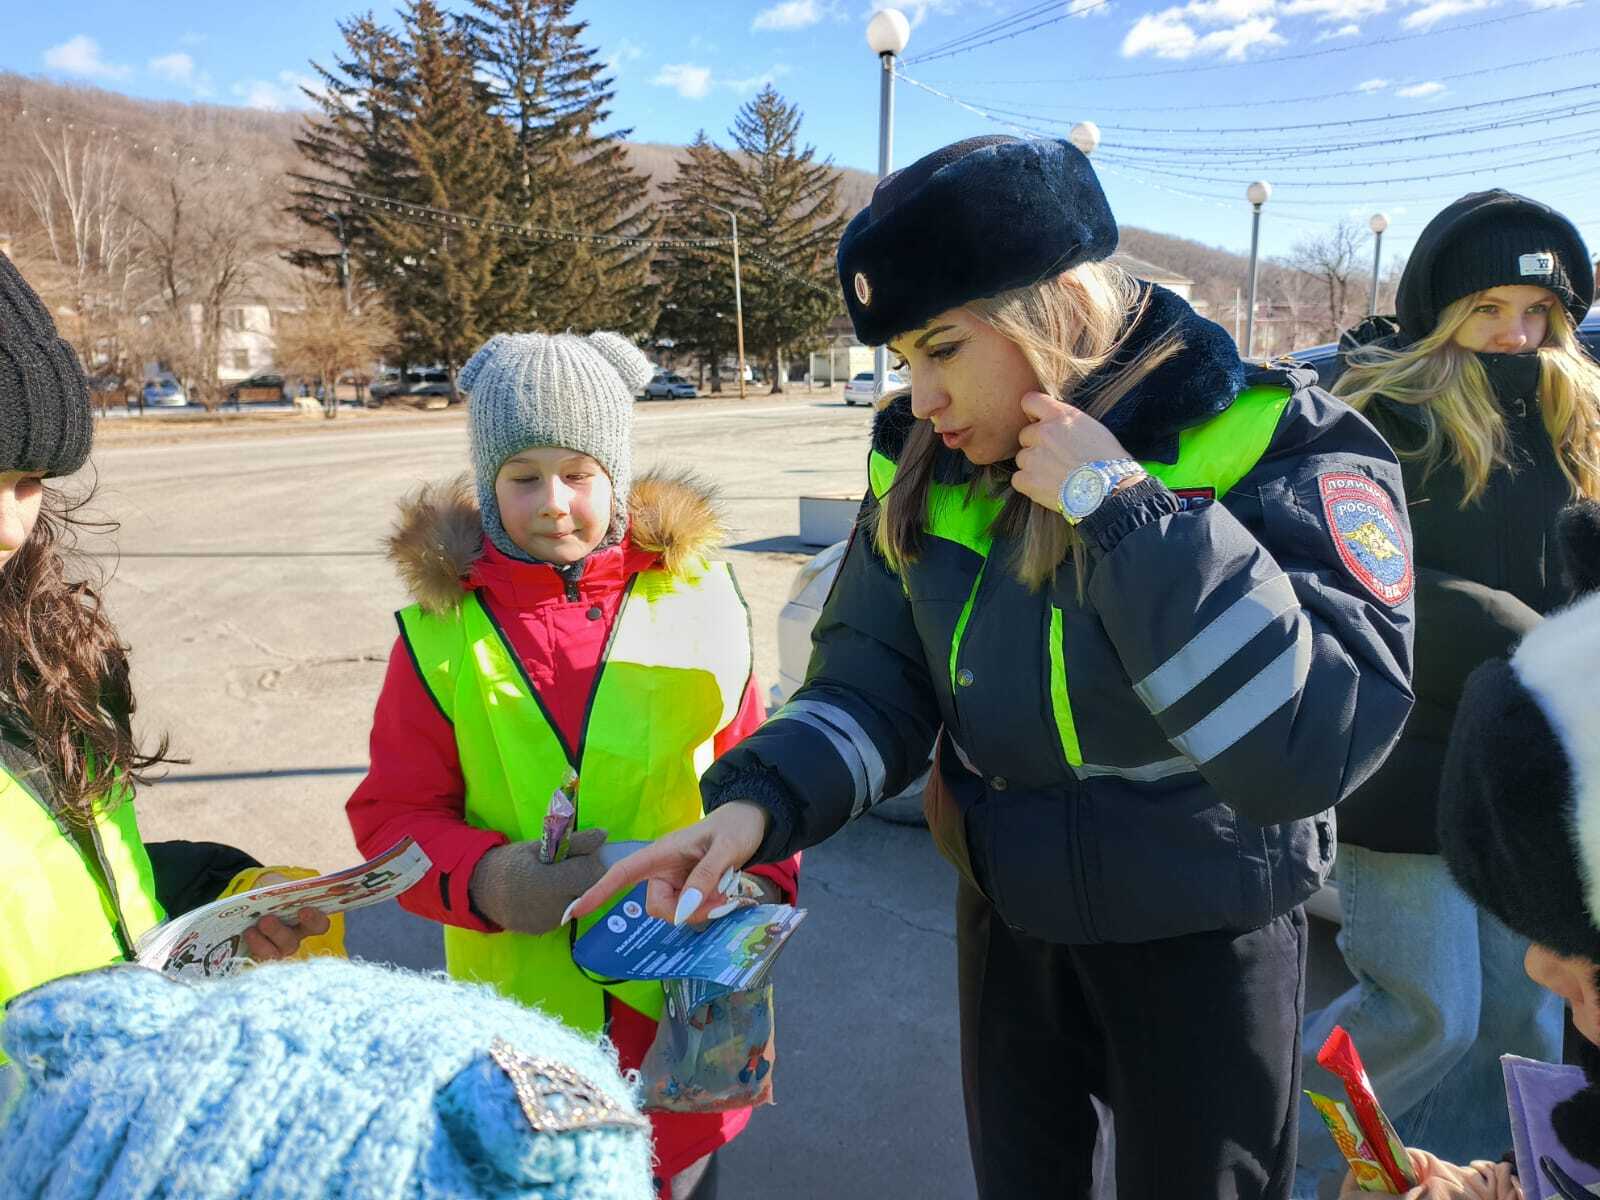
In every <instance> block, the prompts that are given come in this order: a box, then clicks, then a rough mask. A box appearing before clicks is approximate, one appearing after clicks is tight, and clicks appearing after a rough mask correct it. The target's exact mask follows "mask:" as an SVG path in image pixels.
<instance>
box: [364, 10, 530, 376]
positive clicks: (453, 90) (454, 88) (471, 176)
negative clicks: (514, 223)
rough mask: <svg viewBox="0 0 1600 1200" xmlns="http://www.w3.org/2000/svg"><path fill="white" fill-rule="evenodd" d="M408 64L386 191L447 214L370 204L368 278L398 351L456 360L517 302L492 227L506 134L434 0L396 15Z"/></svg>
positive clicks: (519, 293) (508, 316)
mask: <svg viewBox="0 0 1600 1200" xmlns="http://www.w3.org/2000/svg"><path fill="white" fill-rule="evenodd" d="M403 19H404V25H405V38H404V43H405V45H404V50H405V54H406V56H407V63H408V70H407V71H406V74H405V77H404V79H403V81H402V107H401V109H400V118H401V120H400V126H401V138H400V142H401V146H402V148H403V153H402V155H401V159H402V161H401V162H400V164H399V165H398V169H397V174H396V175H395V177H394V178H392V179H391V180H390V186H389V189H388V194H390V195H392V196H395V197H396V198H397V199H399V200H402V201H406V202H409V203H410V204H414V205H422V206H426V207H427V208H429V209H432V210H436V211H438V212H442V213H446V214H450V215H448V216H438V217H432V218H430V217H428V216H426V215H422V214H418V213H417V212H416V211H415V210H412V209H405V208H401V209H399V210H390V209H385V208H379V209H378V210H377V211H376V212H373V213H372V214H371V215H370V216H369V221H370V225H371V230H372V236H373V239H374V242H375V244H376V246H377V247H378V252H379V254H380V256H381V257H382V258H383V259H384V260H385V265H386V266H387V268H388V270H387V273H386V274H385V275H383V276H382V277H381V278H379V279H377V280H376V281H375V282H376V283H377V284H378V286H379V287H380V288H381V289H383V291H384V292H385V294H386V296H387V298H388V300H389V304H390V307H391V308H392V310H393V311H394V314H395V319H396V325H397V330H398V334H399V340H400V345H401V348H402V350H404V352H405V353H406V355H407V358H408V360H409V361H412V362H427V361H434V360H437V361H439V362H442V363H445V364H446V365H448V366H450V367H452V368H453V367H457V366H459V365H461V364H462V363H463V362H465V361H466V359H467V356H468V355H470V354H471V353H472V352H473V350H475V349H476V348H477V347H478V345H479V344H480V343H481V342H483V341H484V340H485V339H486V338H487V337H488V336H489V335H490V334H492V333H495V332H496V331H498V330H501V329H505V328H510V327H514V326H515V325H516V324H517V323H518V321H517V318H518V317H519V316H520V315H521V314H522V313H523V312H524V311H525V306H526V303H527V286H528V284H527V280H526V278H525V276H524V275H523V274H522V273H521V272H520V271H517V270H515V269H512V268H513V266H514V264H513V263H512V262H510V261H508V256H507V251H508V247H509V246H511V245H512V244H514V242H515V240H516V235H514V234H509V233H505V232H501V231H500V230H499V229H497V228H496V225H495V223H496V222H500V221H501V220H502V219H503V215H504V214H503V211H502V208H503V200H502V197H503V196H504V194H505V188H506V179H507V174H508V164H509V162H510V159H511V132H510V130H509V129H508V128H507V127H506V126H505V125H504V124H503V123H502V122H501V121H500V120H499V119H498V118H496V117H495V116H493V115H492V114H491V113H490V112H489V108H488V102H489V98H488V95H487V93H486V90H485V88H484V87H483V85H482V84H481V83H480V82H479V81H478V80H477V78H476V77H475V73H474V72H475V67H476V62H475V59H474V55H473V53H472V49H471V46H470V43H469V40H468V38H467V37H466V35H465V33H464V32H463V31H462V30H461V28H460V27H459V26H458V25H457V24H455V23H453V22H450V21H448V20H447V19H446V17H445V16H444V14H443V13H441V12H440V10H439V7H438V5H437V4H436V3H435V2H434V0H410V3H409V4H408V6H407V9H406V12H405V14H404V18H403Z"/></svg>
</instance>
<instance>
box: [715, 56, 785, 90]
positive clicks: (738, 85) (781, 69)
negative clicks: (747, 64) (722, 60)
mask: <svg viewBox="0 0 1600 1200" xmlns="http://www.w3.org/2000/svg"><path fill="white" fill-rule="evenodd" d="M788 73H789V66H788V64H787V63H776V64H774V65H773V67H772V68H771V69H770V70H766V71H763V72H762V73H761V74H759V75H751V76H750V77H749V78H747V79H719V80H717V86H718V87H721V88H727V89H728V90H729V91H730V92H740V93H744V94H746V95H748V94H749V93H750V92H755V91H759V90H761V89H762V88H764V87H766V86H767V84H769V83H777V82H778V80H779V79H780V78H781V77H782V76H784V75H787V74H788Z"/></svg>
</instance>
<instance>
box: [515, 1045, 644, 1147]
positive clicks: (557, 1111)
mask: <svg viewBox="0 0 1600 1200" xmlns="http://www.w3.org/2000/svg"><path fill="white" fill-rule="evenodd" d="M489 1057H490V1058H492V1059H494V1061H495V1063H496V1064H497V1065H498V1066H499V1067H500V1069H501V1070H502V1071H504V1072H505V1073H506V1075H507V1076H508V1077H509V1078H510V1080H511V1086H512V1087H513V1088H514V1089H515V1090H516V1093H517V1103H518V1104H520V1105H521V1106H522V1114H523V1116H525V1117H527V1118H528V1124H529V1125H531V1126H533V1129H534V1132H535V1133H574V1132H579V1131H582V1130H585V1129H595V1128H598V1127H600V1126H604V1125H616V1126H620V1127H622V1128H625V1129H648V1128H649V1127H650V1122H649V1121H647V1120H646V1119H645V1118H644V1117H641V1116H639V1115H638V1114H637V1113H633V1112H629V1111H628V1110H627V1109H626V1108H624V1107H623V1106H622V1105H621V1104H619V1103H617V1101H615V1100H613V1099H612V1098H611V1097H610V1096H608V1095H607V1094H606V1093H605V1092H604V1091H602V1090H601V1088H600V1086H599V1085H598V1084H596V1083H594V1082H593V1081H592V1080H590V1079H588V1078H587V1077H586V1076H583V1075H580V1074H579V1073H578V1072H577V1071H574V1070H573V1069H572V1068H571V1067H569V1066H567V1065H566V1064H565V1063H558V1062H551V1061H550V1060H549V1059H547V1058H535V1057H534V1056H533V1055H531V1054H524V1053H522V1052H521V1051H520V1050H517V1049H516V1048H515V1047H513V1046H512V1045H511V1043H509V1042H507V1041H506V1040H505V1039H503V1038H495V1039H494V1041H492V1042H490V1043H489Z"/></svg>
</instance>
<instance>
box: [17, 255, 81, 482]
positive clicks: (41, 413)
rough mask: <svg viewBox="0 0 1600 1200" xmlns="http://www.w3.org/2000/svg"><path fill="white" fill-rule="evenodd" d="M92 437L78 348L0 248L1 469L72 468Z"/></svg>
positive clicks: (55, 471) (58, 471) (50, 471)
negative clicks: (58, 328) (62, 333)
mask: <svg viewBox="0 0 1600 1200" xmlns="http://www.w3.org/2000/svg"><path fill="white" fill-rule="evenodd" d="M93 437H94V420H93V418H92V416H91V415H90V411H89V385H88V381H87V380H86V379H85V378H84V375H83V367H82V365H81V364H79V362H78V356H77V354H76V353H74V352H73V349H72V347H71V346H69V345H68V344H67V343H66V342H65V341H63V340H62V338H61V337H60V335H58V334H57V333H56V325H55V322H54V321H52V320H51V319H50V313H49V312H48V311H47V310H46V309H45V306H44V305H43V304H42V303H40V301H39V297H38V295H37V294H35V292H34V290H33V289H32V288H31V287H29V286H28V283H27V280H25V279H23V278H22V276H21V275H20V274H19V273H18V272H17V268H16V267H15V266H13V265H12V263H11V260H10V259H9V258H7V257H6V256H5V255H4V254H0V471H42V472H44V473H45V474H46V475H71V474H72V473H73V472H74V471H76V470H77V469H78V468H79V467H81V466H83V464H84V460H85V459H87V458H88V457H89V444H90V442H91V441H92V440H93Z"/></svg>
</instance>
